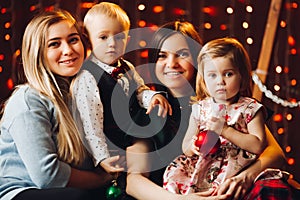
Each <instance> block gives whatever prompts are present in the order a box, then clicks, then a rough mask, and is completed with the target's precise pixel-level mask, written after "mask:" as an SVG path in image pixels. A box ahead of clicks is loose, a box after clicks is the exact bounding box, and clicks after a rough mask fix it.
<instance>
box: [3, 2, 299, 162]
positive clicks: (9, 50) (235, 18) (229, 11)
mask: <svg viewBox="0 0 300 200" xmlns="http://www.w3.org/2000/svg"><path fill="white" fill-rule="evenodd" d="M20 1H24V2H26V6H25V8H26V9H27V10H26V9H25V11H26V12H28V13H34V12H36V11H37V10H38V9H52V8H54V7H57V6H59V5H60V2H61V1H60V0H52V1H47V2H48V3H45V2H46V0H6V1H1V3H0V26H1V32H0V46H1V49H0V84H1V86H0V88H1V89H0V90H1V92H0V97H1V101H2V100H3V99H4V98H6V97H7V96H8V94H9V93H10V91H11V90H12V89H13V87H14V85H15V83H16V80H15V79H16V77H17V75H16V71H15V69H14V66H15V65H16V63H15V62H17V59H16V58H17V57H19V56H20V42H19V44H18V42H16V40H19V41H20V37H21V33H18V32H20V29H17V27H16V26H19V25H20V23H21V22H23V23H24V22H25V20H23V21H22V20H21V22H20V20H19V18H22V16H20V13H18V12H16V10H15V8H16V4H17V3H18V2H20ZM68 1H69V2H70V3H71V2H72V1H70V0H68ZM270 1H271V0H269V2H270ZM49 2H50V3H49ZM64 2H65V4H66V2H67V0H65V1H64ZM77 2H78V3H79V9H77V10H76V12H80V13H74V14H76V15H77V16H82V15H83V14H82V13H84V12H85V11H86V10H87V9H89V8H90V7H91V6H93V5H94V4H95V3H98V2H100V1H95V0H77ZM111 2H115V3H119V4H120V5H121V6H123V7H124V9H125V10H130V12H129V15H130V16H131V17H132V18H131V20H132V22H133V23H132V25H133V28H144V27H150V29H151V30H156V29H157V27H159V25H161V24H162V23H163V22H166V21H170V20H172V19H185V20H188V21H192V22H193V23H194V24H195V25H196V27H197V28H198V31H199V33H200V35H201V37H202V38H204V40H205V41H207V40H209V39H211V37H221V36H235V37H238V38H239V39H240V40H241V42H242V43H244V44H245V47H246V49H247V50H248V51H249V52H250V53H251V54H252V53H253V52H252V51H253V48H254V45H257V43H258V39H257V38H256V35H255V34H256V33H254V32H253V31H257V30H256V29H254V26H255V22H256V21H255V20H257V18H255V16H254V15H256V16H257V13H256V14H255V12H257V10H258V9H259V6H261V5H258V4H260V1H259V2H256V4H254V3H253V1H250V0H230V1H226V2H225V1H222V0H220V2H219V1H207V0H196V1H195V0H194V1H191V0H189V1H182V0H181V1H180V0H151V1H149V0H148V1H147V0H136V1H134V4H128V3H127V1H125V0H115V1H111ZM261 4H265V3H261ZM220 5H222V8H220ZM132 6H134V8H133V7H132ZM266 9H269V8H268V7H267V8H266ZM281 9H282V14H281V17H280V19H279V24H278V25H279V26H278V30H277V32H278V33H277V37H279V36H280V37H283V38H284V39H280V40H276V41H275V44H274V46H275V47H274V50H273V56H272V62H271V64H270V68H269V71H271V70H272V72H274V73H272V74H274V76H273V77H271V76H269V77H268V78H270V79H271V80H272V81H268V82H267V83H262V82H261V80H260V79H259V77H258V76H257V74H259V73H260V72H259V71H253V81H254V83H255V84H256V85H257V86H258V87H259V89H260V91H261V92H262V93H264V97H265V98H267V99H269V100H270V101H272V102H273V104H272V106H273V107H272V109H273V110H274V115H273V117H272V119H273V129H274V130H275V131H277V135H280V136H283V137H281V138H282V140H283V141H282V144H281V146H283V147H284V150H285V152H286V153H287V154H288V155H289V153H291V152H293V148H292V146H290V145H289V142H288V135H289V134H288V133H289V126H290V122H291V121H292V119H294V118H295V117H296V116H295V115H296V114H293V113H297V112H298V113H299V107H300V101H299V100H297V98H299V96H300V95H299V93H300V92H299V80H298V79H299V74H298V75H293V74H291V71H293V70H294V68H296V66H295V65H296V64H295V61H294V60H296V58H295V57H298V59H299V56H300V52H299V51H300V49H299V45H298V47H297V36H296V31H295V28H293V26H292V25H291V24H293V23H295V18H294V17H293V15H294V13H296V12H300V11H299V1H298V0H287V1H285V2H284V6H282V8H281ZM132 10H134V12H131V11H132ZM25 11H24V12H23V13H25ZM264 12H265V13H266V12H267V10H265V11H264ZM241 13H242V14H241ZM28 16H30V14H28ZM224 16H225V17H224ZM240 16H244V17H243V19H241V17H240ZM195 18H197V19H195ZM226 20H227V21H226ZM217 23H218V24H217ZM263 28H264V27H263ZM212 33H213V34H212ZM298 40H300V38H298ZM147 43H148V41H147V40H146V39H144V38H143V36H141V38H140V40H139V42H138V45H139V46H140V47H143V48H144V47H146V46H147ZM297 48H298V49H297ZM282 49H284V51H285V52H284V53H282ZM252 55H254V53H253V54H252ZM147 56H148V54H147V51H146V50H143V51H141V52H139V56H138V58H136V61H139V60H143V59H144V60H146V59H147ZM293 59H294V60H293ZM273 66H274V67H273ZM269 74H270V73H269ZM297 78H298V79H297ZM272 82H274V84H272ZM294 110H297V111H296V112H295V111H294ZM288 164H289V165H291V166H292V165H294V164H295V159H294V158H293V157H292V156H290V157H289V158H288Z"/></svg>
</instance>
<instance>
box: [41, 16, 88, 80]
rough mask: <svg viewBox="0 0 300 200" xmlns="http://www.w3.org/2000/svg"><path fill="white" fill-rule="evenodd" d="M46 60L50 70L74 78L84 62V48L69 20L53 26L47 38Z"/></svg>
mask: <svg viewBox="0 0 300 200" xmlns="http://www.w3.org/2000/svg"><path fill="white" fill-rule="evenodd" d="M45 53H46V58H47V64H48V65H49V68H50V70H51V71H52V72H53V73H55V74H57V75H60V76H66V77H68V76H74V75H75V74H76V73H77V72H78V71H79V70H80V67H81V65H82V63H83V60H84V47H83V43H82V41H81V39H80V36H79V34H78V32H77V30H76V28H75V27H74V25H73V24H72V23H70V22H68V21H67V20H63V21H60V22H58V23H55V24H53V25H51V26H50V27H49V29H48V34H47V36H46V50H45Z"/></svg>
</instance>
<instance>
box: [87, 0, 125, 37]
mask: <svg viewBox="0 0 300 200" xmlns="http://www.w3.org/2000/svg"><path fill="white" fill-rule="evenodd" d="M98 15H106V16H107V17H109V18H113V19H116V20H117V21H118V22H119V23H120V24H121V25H122V26H123V30H124V31H129V28H130V20H129V17H128V15H127V13H126V12H125V11H124V10H123V9H122V8H121V7H120V6H119V5H117V4H114V3H110V2H101V3H98V4H96V5H94V6H93V7H92V8H91V9H90V10H89V11H88V12H87V13H86V15H85V17H84V20H83V23H84V27H85V28H86V30H87V31H88V32H90V31H91V30H90V29H89V24H91V22H92V21H93V20H96V19H97V16H98ZM97 20H98V19H97ZM99 23H101V21H99Z"/></svg>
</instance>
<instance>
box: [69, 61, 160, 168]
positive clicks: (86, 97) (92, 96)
mask: <svg viewBox="0 0 300 200" xmlns="http://www.w3.org/2000/svg"><path fill="white" fill-rule="evenodd" d="M90 59H91V61H92V62H94V63H96V64H97V66H99V67H101V68H102V69H103V70H104V71H106V72H107V73H109V74H111V73H112V71H113V69H114V67H112V66H109V65H106V64H104V63H102V62H101V61H99V60H98V59H96V58H95V57H94V56H92V55H91V57H90ZM125 62H126V63H127V64H128V66H129V67H130V69H131V71H132V73H133V77H134V80H135V81H136V82H137V85H138V94H137V99H138V102H139V104H140V106H141V107H143V108H145V109H147V108H148V106H149V104H150V101H151V98H152V97H153V96H154V95H155V94H157V93H161V92H157V91H152V90H150V89H149V88H148V87H147V86H145V85H144V81H143V79H142V78H141V77H140V76H139V75H138V73H137V72H136V70H135V69H134V66H133V65H132V64H131V63H129V62H128V61H125ZM126 80H127V82H126ZM118 83H119V84H121V86H122V88H123V89H124V90H127V91H128V89H129V82H128V79H127V78H124V79H122V80H121V81H118ZM124 92H125V93H127V94H128V92H126V91H124ZM72 99H73V102H72V110H73V116H74V118H75V120H76V123H77V124H79V125H80V124H81V125H82V127H79V129H81V130H80V131H81V132H82V134H83V137H84V138H85V142H84V143H85V146H86V148H87V149H88V151H89V153H90V154H91V155H92V157H93V161H94V165H95V166H97V165H98V164H99V163H100V162H101V161H102V160H103V159H105V158H108V157H109V151H108V147H107V143H106V139H105V134H104V132H103V130H104V129H103V104H102V102H101V98H100V93H99V88H98V83H97V81H96V80H95V78H94V76H93V75H92V74H91V73H90V72H89V71H87V70H81V72H80V73H79V74H78V75H77V78H76V81H75V83H74V86H73V98H72ZM91 105H93V106H94V108H91V107H90V106H91ZM94 122H95V123H94Z"/></svg>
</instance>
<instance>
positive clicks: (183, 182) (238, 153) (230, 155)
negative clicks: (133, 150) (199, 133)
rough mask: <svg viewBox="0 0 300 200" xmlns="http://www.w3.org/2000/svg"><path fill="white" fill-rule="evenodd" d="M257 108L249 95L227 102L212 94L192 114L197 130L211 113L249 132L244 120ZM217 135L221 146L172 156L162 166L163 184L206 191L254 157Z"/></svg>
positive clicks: (173, 189)
mask: <svg viewBox="0 0 300 200" xmlns="http://www.w3.org/2000/svg"><path fill="white" fill-rule="evenodd" d="M260 108H263V106H262V104H260V103H258V102H257V101H256V100H254V99H252V98H248V97H240V98H239V100H238V102H237V103H234V104H231V105H229V106H226V105H223V104H217V103H215V102H214V101H213V99H212V98H208V99H205V100H202V101H199V102H198V103H197V104H194V105H193V106H192V114H191V115H192V117H193V118H194V120H195V121H196V123H197V124H198V127H199V130H204V129H205V122H206V121H207V119H208V118H209V117H211V116H212V115H214V116H216V117H224V119H225V121H226V123H227V124H228V125H229V126H232V127H234V128H235V129H237V130H239V131H241V132H243V133H245V134H248V132H247V124H248V123H249V122H250V121H251V120H252V119H253V116H254V115H255V113H256V112H257V111H258V110H259V109H260ZM217 138H218V137H217ZM218 139H219V140H220V141H219V144H220V146H218V150H217V151H215V152H214V153H212V154H211V153H208V154H206V155H204V154H201V155H200V156H196V155H194V156H191V157H189V156H186V155H180V156H178V157H177V158H175V160H174V161H173V162H172V163H171V164H169V166H168V167H167V168H166V170H165V173H164V176H163V181H164V185H163V187H164V188H165V189H166V190H168V191H170V192H173V193H177V194H188V193H194V192H202V191H206V190H208V189H210V188H212V187H217V186H218V185H220V184H222V183H223V182H224V181H225V179H227V178H230V177H232V176H234V175H236V174H237V173H238V172H239V171H241V170H242V169H243V168H245V167H246V166H248V165H249V164H251V163H252V162H253V161H254V160H255V159H256V157H257V155H255V154H252V153H250V152H247V151H245V150H243V149H241V148H239V147H238V146H236V145H234V144H232V143H231V142H230V141H228V140H226V139H225V138H223V137H222V136H219V138H218ZM216 143H217V142H216ZM200 151H201V149H200Z"/></svg>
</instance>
